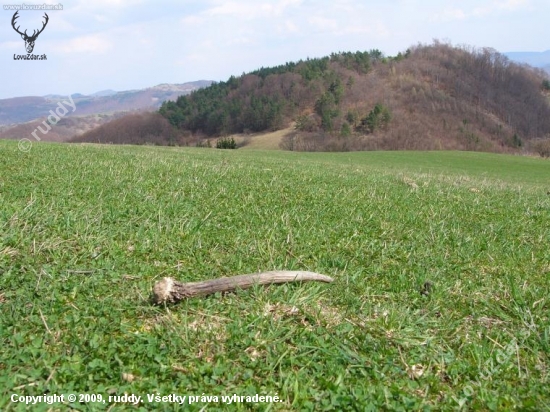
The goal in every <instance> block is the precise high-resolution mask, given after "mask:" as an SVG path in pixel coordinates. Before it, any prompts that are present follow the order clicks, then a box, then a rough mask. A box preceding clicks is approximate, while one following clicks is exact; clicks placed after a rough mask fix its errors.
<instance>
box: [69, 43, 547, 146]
mask: <svg viewBox="0 0 550 412" xmlns="http://www.w3.org/2000/svg"><path fill="white" fill-rule="evenodd" d="M546 76H547V74H545V73H544V72H543V71H542V70H537V69H532V68H529V67H527V66H522V65H519V64H517V63H513V62H511V61H510V60H509V59H508V58H507V57H505V56H504V55H502V54H499V53H497V52H496V51H494V50H492V49H474V48H468V47H453V46H451V45H448V44H443V43H439V42H435V43H434V44H432V45H418V46H415V47H411V48H410V49H409V50H407V51H406V52H405V53H403V54H401V53H400V54H399V55H397V56H395V57H385V56H384V55H383V54H382V52H380V51H378V50H371V51H369V52H356V53H349V52H346V53H333V54H332V55H330V56H327V57H324V58H316V59H307V60H302V61H299V62H295V63H287V64H284V65H281V66H277V67H271V68H261V69H259V70H256V71H254V72H251V73H248V74H243V75H242V76H239V77H234V76H233V77H231V78H229V79H228V80H227V81H225V82H220V83H214V84H212V85H211V86H210V87H207V88H204V89H200V90H197V91H195V92H193V93H192V94H190V95H188V96H181V97H180V98H178V99H177V101H176V102H165V103H164V104H163V105H162V106H161V108H160V110H159V113H160V115H161V116H163V117H164V118H165V119H166V120H167V122H169V123H170V124H171V125H172V126H173V127H175V128H176V129H177V130H178V133H179V135H178V136H179V137H177V138H176V137H174V139H175V140H174V141H172V142H171V144H195V143H197V141H199V140H200V139H201V138H204V137H218V136H226V135H232V134H236V133H244V134H253V133H257V132H264V131H273V130H279V129H285V128H289V130H291V132H289V133H288V134H287V136H286V137H284V138H283V141H282V142H281V147H282V148H284V149H290V150H373V149H387V150H392V149H417V150H430V149H459V150H483V151H497V152H499V151H519V150H524V149H525V147H529V146H530V145H532V144H533V142H538V141H539V139H542V138H549V137H550V104H549V91H550V82H549V80H548V78H547V77H546ZM156 121H157V122H158V120H156ZM108 127H109V125H108V124H107V125H105V126H102V128H100V129H101V130H98V131H97V132H96V135H94V136H100V135H101V136H103V137H105V136H108V135H109V133H108ZM163 128H165V126H163ZM129 130H130V129H129ZM117 139H118V141H119V142H120V141H121V140H122V141H124V137H122V139H121V137H120V136H118V137H117ZM133 139H134V140H133V142H134V143H135V137H134V138H133ZM150 139H153V141H152V142H149V143H154V137H153V136H151V137H150ZM163 139H164V138H163ZM163 139H160V140H163ZM86 140H87V141H94V137H93V136H91V135H90V136H86V135H84V136H83V139H80V141H86ZM107 140H108V139H107ZM103 141H106V140H105V138H104V139H103ZM163 141H164V140H163ZM199 144H200V141H199Z"/></svg>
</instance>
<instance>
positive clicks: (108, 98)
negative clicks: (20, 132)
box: [0, 80, 212, 126]
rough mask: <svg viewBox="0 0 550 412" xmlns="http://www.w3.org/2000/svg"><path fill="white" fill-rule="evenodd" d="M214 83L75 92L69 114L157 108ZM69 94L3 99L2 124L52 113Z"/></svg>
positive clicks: (107, 112) (208, 81)
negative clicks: (92, 92) (73, 110)
mask: <svg viewBox="0 0 550 412" xmlns="http://www.w3.org/2000/svg"><path fill="white" fill-rule="evenodd" d="M210 84H212V81H210V80H199V81H194V82H187V83H182V84H159V85H157V86H154V87H148V88H146V89H141V90H127V91H120V92H117V91H115V90H102V91H98V92H96V93H94V94H92V95H83V94H80V93H74V94H72V95H71V97H72V99H73V100H74V102H75V104H76V110H75V112H74V113H68V114H67V116H84V115H96V114H113V113H116V112H127V111H134V110H157V109H158V108H159V107H160V105H161V104H162V102H163V101H165V100H176V99H177V98H178V97H179V96H181V95H185V94H189V93H191V92H192V91H194V90H197V89H200V88H202V87H206V86H209V85H210ZM67 98H68V96H66V95H55V94H50V95H47V96H25V97H14V98H9V99H0V126H10V125H11V126H14V125H17V124H20V123H26V122H29V121H32V120H36V119H39V118H43V117H46V116H48V114H49V111H50V110H52V109H55V107H56V105H57V103H58V102H60V101H62V100H66V99H67Z"/></svg>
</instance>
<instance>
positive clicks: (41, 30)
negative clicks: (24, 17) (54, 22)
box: [33, 13, 50, 36]
mask: <svg viewBox="0 0 550 412" xmlns="http://www.w3.org/2000/svg"><path fill="white" fill-rule="evenodd" d="M44 17H46V21H45V22H44V23H43V25H42V28H41V29H40V30H39V31H38V33H36V36H38V35H39V34H40V33H42V32H43V31H44V29H45V28H46V25H47V24H48V21H49V20H50V18H49V17H48V13H44ZM33 36H34V35H33Z"/></svg>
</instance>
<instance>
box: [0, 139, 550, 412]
mask: <svg viewBox="0 0 550 412" xmlns="http://www.w3.org/2000/svg"><path fill="white" fill-rule="evenodd" d="M0 153H1V156H2V162H1V163H0V228H1V230H0V342H1V350H0V410H3V411H12V410H32V411H41V410H43V411H46V410H63V411H64V410H67V407H66V406H64V405H62V404H59V403H58V404H52V405H48V404H46V403H41V404H36V405H29V406H25V404H24V403H21V402H18V403H14V402H12V401H11V400H12V396H13V395H16V396H17V397H19V396H38V395H44V394H46V395H53V394H64V395H65V400H66V402H68V401H67V398H66V397H67V396H68V394H89V395H101V399H102V400H105V401H106V402H105V403H103V402H93V401H92V398H91V397H89V398H88V401H89V402H85V403H84V402H83V403H79V402H78V399H77V401H75V402H70V403H68V404H70V406H71V407H73V408H74V409H75V410H82V411H84V410H111V411H112V410H116V411H119V410H120V411H123V410H143V411H145V410H166V411H169V410H170V411H172V410H182V411H183V410H186V411H187V410H196V411H198V410H273V411H278V410H284V411H290V410H327V411H329V410H343V411H348V410H349V411H354V410H361V411H369V410H370V411H376V410H380V409H385V410H395V411H409V410H460V409H464V410H467V409H469V410H498V411H502V410H512V409H515V408H516V409H518V410H548V409H549V408H550V391H549V390H548V387H549V371H550V358H549V354H550V321H549V318H548V316H549V315H548V314H549V313H550V290H549V289H550V288H549V276H550V247H549V245H550V196H549V195H548V193H547V192H548V191H549V190H550V161H547V160H546V161H545V160H541V159H535V158H528V157H519V156H504V155H493V154H481V153H461V152H429V153H419V152H369V153H340V154H327V153H324V154H321V153H285V152H279V151H252V150H248V151H241V150H237V151H222V150H215V149H180V148H159V147H131V146H125V147H115V146H93V145H64V144H35V145H34V147H33V148H32V150H31V152H30V153H22V152H19V151H18V150H17V142H11V141H0ZM272 269H288V270H310V271H314V272H318V273H323V274H327V275H329V276H332V277H334V278H335V282H334V283H332V284H313V283H304V284H286V285H279V286H270V287H267V288H261V287H256V288H253V289H250V290H245V291H238V292H236V293H230V294H225V295H221V294H218V295H213V296H210V297H206V298H195V299H190V300H187V301H184V302H182V303H180V304H179V305H175V306H170V307H155V306H153V305H152V304H151V302H150V291H151V287H152V285H153V284H154V283H155V282H156V281H157V280H159V279H160V278H162V277H164V276H173V277H175V278H177V279H178V280H181V281H196V280H203V279H210V278H216V277H221V276H231V275H237V274H243V273H253V272H258V271H265V270H272ZM124 394H128V395H131V394H135V395H137V396H141V397H142V401H141V403H139V405H137V406H135V405H131V404H129V403H117V404H115V403H113V401H109V396H122V395H124ZM148 394H149V395H159V396H169V395H171V394H177V395H180V396H184V395H187V396H188V397H189V396H192V397H197V398H186V402H185V403H184V404H182V405H178V404H176V403H169V402H164V403H163V402H149V400H148V399H147V395H148ZM233 394H236V395H238V396H253V395H256V394H259V395H272V396H278V397H279V399H280V401H279V402H266V403H250V402H248V403H247V402H246V401H245V402H238V403H232V404H230V405H228V404H226V403H223V402H222V398H221V397H222V396H225V395H229V396H231V395H233ZM201 396H204V397H203V398H201ZM206 396H209V397H210V398H209V399H207V398H206ZM216 397H218V399H216ZM17 399H22V398H17ZM94 399H95V400H96V401H97V400H98V398H97V397H96V398H94ZM189 400H192V401H193V402H194V403H192V404H191V405H189V404H188V402H189ZM153 401H154V399H153Z"/></svg>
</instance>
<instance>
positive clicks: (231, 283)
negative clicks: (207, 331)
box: [153, 270, 333, 304]
mask: <svg viewBox="0 0 550 412" xmlns="http://www.w3.org/2000/svg"><path fill="white" fill-rule="evenodd" d="M307 280H312V281H318V282H327V283H330V282H332V281H333V279H332V278H331V277H328V276H325V275H320V274H319V273H314V272H304V271H287V270H274V271H271V272H263V273H254V274H250V275H239V276H233V277H229V278H219V279H213V280H206V281H204V282H189V283H181V282H178V281H177V280H174V279H172V278H164V279H162V280H161V281H159V282H157V283H156V284H155V286H154V287H153V302H154V303H156V304H161V303H177V302H179V301H180V300H183V299H186V298H191V297H194V296H201V295H209V294H211V293H216V292H229V291H232V290H236V289H246V288H249V287H252V286H254V285H270V284H274V283H287V282H303V281H307Z"/></svg>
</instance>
